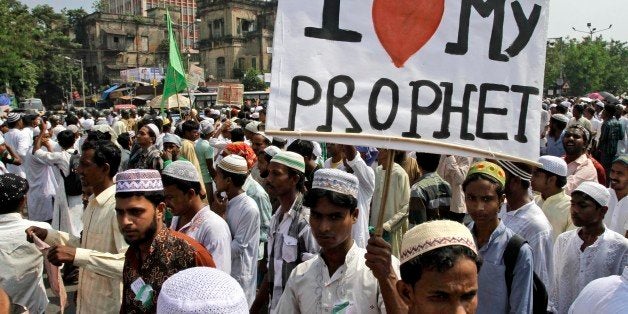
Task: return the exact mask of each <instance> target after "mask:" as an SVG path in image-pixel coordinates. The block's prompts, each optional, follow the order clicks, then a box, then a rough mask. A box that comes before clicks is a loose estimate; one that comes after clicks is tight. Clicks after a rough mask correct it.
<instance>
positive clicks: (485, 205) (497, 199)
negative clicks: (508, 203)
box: [464, 179, 504, 223]
mask: <svg viewBox="0 0 628 314" xmlns="http://www.w3.org/2000/svg"><path fill="white" fill-rule="evenodd" d="M495 189H496V186H495V185H494V184H493V183H492V182H490V181H487V180H484V179H478V180H475V181H473V182H470V183H469V184H467V188H466V189H465V190H464V194H465V204H466V205H467V211H468V212H469V215H470V216H471V218H472V219H473V221H475V222H476V223H488V222H492V221H494V220H495V219H497V213H498V212H499V207H500V206H501V205H502V203H503V201H504V196H503V195H497V192H496V191H495Z"/></svg>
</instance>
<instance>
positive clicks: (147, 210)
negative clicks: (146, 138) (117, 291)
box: [115, 169, 216, 313]
mask: <svg viewBox="0 0 628 314" xmlns="http://www.w3.org/2000/svg"><path fill="white" fill-rule="evenodd" d="M115 189H116V194H115V198H116V216H117V219H118V225H119V226H120V231H121V232H122V234H123V235H124V240H125V241H126V242H127V243H128V244H129V245H130V246H129V249H128V250H127V252H126V254H125V258H126V260H125V262H124V271H123V284H124V288H123V299H122V307H121V308H120V313H155V311H156V305H157V296H158V295H159V291H161V285H162V284H163V282H164V281H165V280H166V279H168V278H169V277H170V276H172V275H174V274H176V273H177V272H179V271H180V270H183V269H187V268H191V267H197V266H208V267H216V265H215V264H214V260H213V259H212V256H211V254H210V253H209V252H207V250H206V249H205V248H204V247H203V246H202V245H201V244H200V243H198V242H196V240H194V239H192V238H190V237H188V236H186V235H184V234H182V233H179V232H177V231H174V230H170V229H168V228H167V227H166V226H165V225H164V224H163V222H162V221H163V218H164V217H163V216H164V211H165V209H166V204H165V203H164V187H163V183H162V181H161V176H160V175H159V172H158V171H157V170H146V169H131V170H127V171H124V172H121V173H119V174H118V175H117V176H116V187H115Z"/></svg>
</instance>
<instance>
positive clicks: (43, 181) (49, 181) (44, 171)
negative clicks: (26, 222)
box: [24, 147, 59, 221]
mask: <svg viewBox="0 0 628 314" xmlns="http://www.w3.org/2000/svg"><path fill="white" fill-rule="evenodd" d="M40 150H43V151H44V152H46V150H45V148H43V147H42V148H41V149H40ZM24 165H25V169H26V180H27V181H28V186H29V188H28V193H27V194H26V198H27V202H28V219H30V220H36V221H49V220H52V216H53V215H52V214H53V211H54V197H55V195H57V189H58V187H59V185H58V183H57V180H56V179H55V174H54V169H53V168H52V167H51V166H49V165H48V164H47V163H46V162H45V161H44V160H42V159H41V158H40V157H38V156H36V155H33V154H32V153H28V154H26V159H25V163H24Z"/></svg>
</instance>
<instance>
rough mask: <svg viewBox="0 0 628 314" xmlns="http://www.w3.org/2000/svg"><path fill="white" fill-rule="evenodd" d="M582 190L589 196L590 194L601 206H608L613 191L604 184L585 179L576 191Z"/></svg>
mask: <svg viewBox="0 0 628 314" xmlns="http://www.w3.org/2000/svg"><path fill="white" fill-rule="evenodd" d="M576 191H578V192H582V193H584V194H586V195H588V196H590V197H591V198H592V199H593V200H595V202H597V203H598V204H599V205H600V206H607V205H608V200H609V199H610V198H611V193H610V192H608V189H607V188H605V187H604V186H603V185H601V184H599V183H597V182H593V181H585V182H582V183H581V184H580V185H579V186H578V187H577V188H576V189H575V190H574V192H576Z"/></svg>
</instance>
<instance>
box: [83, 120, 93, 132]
mask: <svg viewBox="0 0 628 314" xmlns="http://www.w3.org/2000/svg"><path fill="white" fill-rule="evenodd" d="M81 127H82V128H83V130H85V131H89V130H91V129H92V128H93V127H94V120H93V119H85V120H83V122H81Z"/></svg>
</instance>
